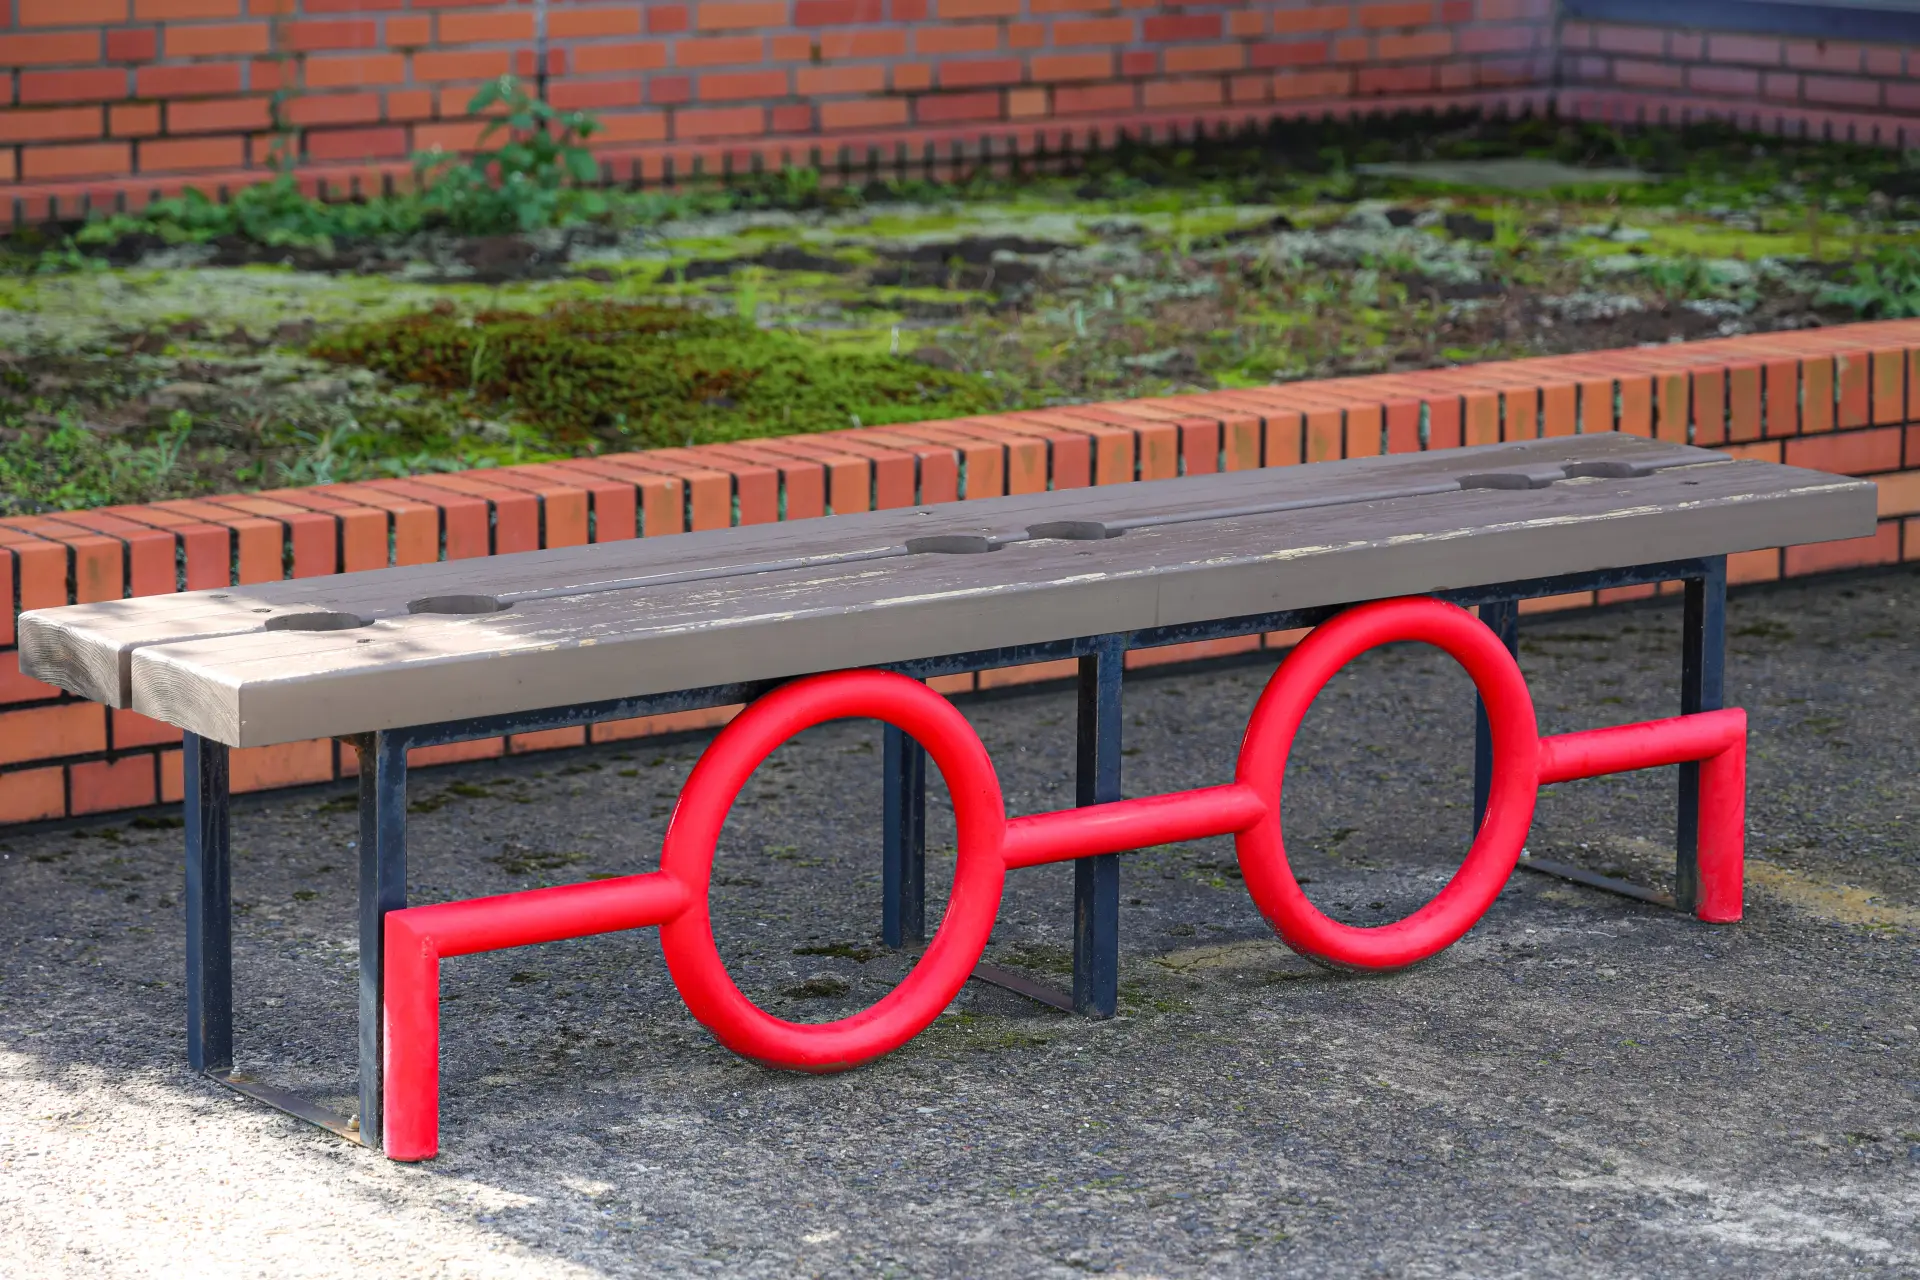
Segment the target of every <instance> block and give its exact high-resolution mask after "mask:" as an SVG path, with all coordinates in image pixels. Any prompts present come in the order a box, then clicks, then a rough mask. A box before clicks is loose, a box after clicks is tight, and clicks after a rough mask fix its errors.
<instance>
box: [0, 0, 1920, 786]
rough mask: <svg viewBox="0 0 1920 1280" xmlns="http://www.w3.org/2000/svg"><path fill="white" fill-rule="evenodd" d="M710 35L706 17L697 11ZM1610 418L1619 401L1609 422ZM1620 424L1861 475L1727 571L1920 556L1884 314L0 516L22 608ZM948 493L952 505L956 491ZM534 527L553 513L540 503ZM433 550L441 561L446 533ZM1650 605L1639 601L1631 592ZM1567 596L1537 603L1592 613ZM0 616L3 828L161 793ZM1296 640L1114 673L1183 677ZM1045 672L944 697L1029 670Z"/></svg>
mask: <svg viewBox="0 0 1920 1280" xmlns="http://www.w3.org/2000/svg"><path fill="white" fill-rule="evenodd" d="M714 20H716V21H718V20H721V19H719V18H716V19H714ZM1616 405H1618V412H1616ZM1615 430H1619V431H1629V432H1633V433H1635V434H1638V435H1646V436H1657V437H1658V438H1661V439H1672V440H1679V441H1691V442H1693V443H1696V444H1702V445H1715V446H1719V447H1722V448H1724V449H1726V450H1727V451H1728V452H1731V453H1737V454H1739V455H1741V456H1747V457H1755V458H1762V459H1765V460H1767V461H1773V462H1786V463H1790V464H1794V465H1800V466H1808V467H1816V468H1820V469H1824V470H1832V471H1838V472H1842V473H1845V474H1849V475H1866V476H1871V477H1872V478H1874V479H1875V481H1876V482H1877V483H1878V484H1879V485H1880V502H1879V511H1880V517H1881V520H1880V526H1879V530H1878V532H1877V533H1876V534H1875V535H1874V536H1872V537H1867V538H1861V539H1857V540H1854V541H1851V542H1842V543H1832V544H1825V545H1821V546H1815V547H1805V548H1796V549H1793V550H1790V551H1785V552H1782V551H1779V550H1772V551H1756V552H1750V553H1746V554H1743V555H1740V556H1736V557H1733V559H1732V561H1731V563H1730V565H1729V573H1730V575H1731V576H1732V578H1733V580H1734V581H1736V582H1763V581H1771V580H1774V579H1777V578H1780V577H1783V576H1790V575H1794V574H1802V573H1819V572H1830V571H1833V570H1838V569H1849V568H1860V567H1864V566H1870V565H1882V564H1890V563H1894V562H1896V561H1900V560H1902V559H1904V560H1907V561H1916V560H1920V321H1886V322H1882V323H1878V324H1861V325H1849V326H1845V327H1840V328H1833V329H1821V330H1811V331H1803V332H1797V333H1786V334H1761V335H1754V336H1751V337H1744V338H1727V339H1720V340H1715V341H1709V342H1697V343H1689V344H1684V345H1680V346H1671V347H1665V348H1660V349H1658V350H1647V349H1635V350H1630V351H1613V352H1594V353H1588V354H1583V355H1571V356H1556V357H1550V358H1546V359H1538V360H1517V361H1509V362H1505V363H1500V364H1487V365H1475V366H1463V367H1460V368H1453V369H1437V370H1428V371H1424V372H1417V373H1400V374H1382V375H1377V376H1372V377H1353V378H1339V379H1333V380H1331V381H1325V382H1315V383H1293V384H1288V385H1284V386H1273V387H1257V388H1249V389H1245V390H1235V391H1219V392H1211V393H1207V394H1200V395H1190V396H1181V397H1175V398H1171V399H1164V400H1142V401H1131V402H1124V403H1116V404H1103V405H1067V406H1060V407H1057V408H1052V409H1042V410H1032V411H1028V412H1020V413H1005V414H993V415H988V416H986V417H980V418H968V419H959V420H954V421H948V422H931V423H915V424H905V425H900V426H892V427H884V428H868V429H860V430H845V431H833V432H825V433H822V434H819V435H813V436H795V437H788V438H784V439H773V440H756V441H745V442H740V443H737V444H730V445H711V446H700V447H695V448H687V449H661V450H655V451H653V452H650V453H634V454H621V455H613V456H604V457H599V458H590V459H578V460H575V461H571V462H561V463H551V464H541V465H531V466H521V467H502V468H492V469H488V470H486V471H481V472H471V473H467V474H463V475H445V476H425V477H417V478H415V479H411V480H381V481H366V482H359V483H353V484H335V485H325V486H321V487H319V488H317V489H305V490H302V489H285V490H276V491H274V492H272V493H265V494H250V495H235V496H229V497H215V498H207V499H200V500H195V501H175V502H164V503H158V504H155V505H152V506H146V507H120V508H114V509H112V510H108V511H84V512H64V513H61V514H58V515H53V516H32V517H17V518H11V519H5V520H0V589H4V590H5V592H6V594H7V595H9V596H15V595H17V598H18V600H19V601H20V605H21V607H23V608H45V607H49V606H53V605H58V604H64V603H71V602H73V601H74V600H75V598H76V596H78V597H79V598H85V599H107V598H113V597H115V596H120V595H148V594H156V593H160V592H165V591H173V590H180V589H183V588H184V589H205V588H210V587H218V586H225V585H233V584H234V583H235V582H236V581H237V582H240V583H245V582H258V581H266V580H270V579H275V578H280V577H283V576H294V577H300V576H305V575H308V574H321V573H335V572H342V571H354V570H359V569H367V568H375V567H379V566H382V565H386V564H389V563H391V564H421V563H427V562H431V561H433V560H435V559H438V558H440V557H441V556H442V555H443V554H444V555H445V556H446V557H447V558H450V559H460V558H464V557H468V556H483V555H489V554H499V553H504V552H509V551H515V550H526V549H531V548H534V547H537V546H543V545H544V546H570V545H579V544H581V543H584V542H586V541H587V540H588V537H589V531H590V530H591V531H592V535H593V536H594V537H595V538H596V539H597V540H600V541H610V540H614V539H619V538H630V537H660V536H663V535H667V534H674V533H680V532H683V531H684V530H685V529H686V528H688V526H689V517H690V523H691V527H692V528H695V529H706V528H719V527H724V526H726V525H728V524H730V523H735V522H738V523H742V524H754V523H764V522H768V521H772V520H776V519H780V518H783V514H784V518H786V519H802V518H813V517H819V516H824V515H826V514H827V513H828V512H829V511H830V510H831V511H834V512H846V511H858V510H867V509H869V508H870V507H875V506H877V507H880V508H891V507H905V506H911V505H913V504H914V503H916V502H953V501H957V500H962V499H972V498H985V497H995V496H999V495H1001V494H1006V493H1032V492H1041V491H1044V490H1046V489H1048V488H1050V487H1051V488H1075V487H1082V486H1086V485H1089V484H1124V483H1127V482H1130V481H1133V480H1136V479H1139V480H1152V479H1161V478H1165V477H1170V476H1175V475H1181V474H1186V475H1197V474H1204V473H1208V472H1212V471H1218V470H1228V471H1237V470H1244V469H1248V468H1253V467H1262V466H1269V467H1271V466H1289V465H1293V464H1295V463H1299V462H1302V461H1315V460H1320V459H1325V458H1339V457H1349V458H1352V457H1364V456H1372V455H1375V454H1378V453H1380V452H1382V451H1383V450H1384V451H1386V452H1391V453H1403V452H1415V451H1420V450H1431V449H1442V448H1451V447H1457V446H1459V445H1461V444H1462V443H1480V442H1492V441H1497V440H1503V439H1504V440H1513V439H1532V438H1536V437H1538V436H1562V435H1572V434H1575V433H1576V432H1596V431H1615ZM963 475H964V478H965V484H964V492H962V486H961V477H962V476H963ZM543 512H544V519H542V518H541V517H542V513H543ZM443 533H444V546H443V542H442V538H443ZM1641 594H1651V593H1650V592H1643V593H1641ZM1616 598H1627V597H1626V596H1623V595H1618V594H1617V593H1616V594H1608V593H1603V598H1599V599H1596V597H1594V596H1592V595H1590V594H1587V595H1577V596H1567V597H1559V598H1556V599H1554V600H1551V601H1538V602H1534V603H1532V604H1530V605H1529V606H1528V611H1529V612H1538V611H1541V610H1543V609H1549V608H1577V607H1584V606H1588V605H1592V604H1594V603H1596V602H1597V603H1607V602H1610V601H1611V600H1613V599H1616ZM15 631H16V628H15V623H14V615H13V613H12V611H11V610H0V824H4V823H8V822H29V821H37V820H41V819H46V818H57V817H62V816H69V815H78V814H82V813H88V812H102V811H106V810H109V809H113V808H119V807H135V806H141V805H146V804H151V803H153V802H154V798H155V796H156V794H157V795H158V797H159V799H160V800H161V801H162V802H167V801H171V800H177V799H178V798H179V794H180V781H179V779H180V755H179V749H178V747H177V745H176V744H177V743H178V741H179V733H178V732H177V731H176V730H173V729H170V728H169V727H167V726H165V725H161V724H158V723H156V722H154V721H152V720H149V719H147V718H146V717H144V716H139V715H135V714H133V713H131V712H125V711H116V712H113V713H111V715H109V714H108V713H107V712H106V711H105V710H104V709H102V708H100V707H97V706H94V705H92V704H90V703H85V702H81V701H77V700H75V699H72V698H69V697H66V696H64V695H62V694H60V693H58V691H56V690H54V689H52V688H50V687H49V686H47V685H44V684H40V683H38V682H36V681H33V680H29V679H26V678H24V677H22V676H21V675H20V674H19V667H18V660H17V654H16V652H15V651H14V649H13V644H14V640H15ZM1297 638H1298V637H1296V636H1273V637H1266V638H1264V639H1261V640H1242V641H1230V642H1222V643H1221V644H1219V645H1215V646H1212V647H1210V648H1208V647H1201V648H1185V649H1182V650H1181V651H1180V652H1178V653H1156V654H1149V655H1142V656H1135V657H1131V658H1129V665H1130V666H1139V665H1147V664H1150V663H1153V662H1160V661H1179V660H1185V659H1191V658H1197V657H1205V656H1210V655H1216V654H1221V653H1226V652H1236V651H1241V650H1244V649H1247V648H1253V647H1257V646H1258V645H1261V644H1265V645H1266V646H1267V647H1284V646H1285V645H1289V644H1292V643H1294V642H1295V640H1297ZM1057 674H1058V672H1057V671H1055V670H1053V669H1051V668H1050V667H1048V666H1047V664H1041V666H1039V667H1034V668H1010V669H1005V670H1000V671H996V672H990V673H981V674H980V675H979V676H978V677H977V678H976V677H975V676H971V675H968V676H960V677H954V678H952V679H950V680H947V681H945V682H943V684H942V686H941V687H942V691H943V692H963V691H966V690H970V689H974V688H984V687H993V686H998V685H1004V684H1011V683H1019V682H1021V681H1031V680H1040V679H1050V678H1053V677H1054V676H1055V675H1057ZM730 714H731V709H726V708H722V709H718V710H715V711H711V712H696V713H688V714H686V715H676V716H659V717H652V718H649V719H644V720H636V721H623V722H621V723H619V724H617V725H604V726H597V727H596V728H595V730H594V731H593V733H592V735H591V739H592V740H593V741H596V742H604V741H616V740H621V739H625V738H632V737H641V736H646V735H648V734H652V733H667V732H676V731H679V730H682V729H690V728H700V727H711V726H713V725H716V724H720V723H723V722H724V721H725V720H726V718H727V717H728V716H729V715H730ZM581 739H582V735H581V734H580V732H579V731H566V732H562V733H555V734H547V735H526V736H523V737H520V738H516V739H515V740H514V741H513V742H512V743H511V744H507V745H506V746H503V744H501V743H500V742H499V741H498V740H495V741H493V742H491V743H479V744H468V745H463V746H459V747H455V748H447V749H435V751H434V752H432V753H423V754H422V755H421V757H420V759H419V760H417V761H416V763H419V764H422V765H425V764H429V763H443V762H446V761H450V760H455V759H474V758H480V757H482V756H486V755H498V754H499V753H500V752H501V751H502V750H503V749H510V750H512V751H515V752H520V751H529V750H540V749H547V748H552V747H559V746H567V745H574V744H577V743H578V742H579V741H581ZM233 767H234V779H235V786H236V787H237V788H240V789H249V790H259V789H266V788H271V787H278V786H297V785H302V784H307V783H313V782H325V781H332V780H336V779H345V778H349V777H351V776H352V775H353V771H354V769H355V763H354V760H353V757H352V753H351V752H348V751H338V750H336V749H335V748H334V745H333V744H332V743H328V742H306V743H291V744H287V745H285V746H279V747H267V748H256V749H252V750H249V751H245V752H238V753H236V754H235V757H234V766H233Z"/></svg>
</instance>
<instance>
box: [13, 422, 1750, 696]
mask: <svg viewBox="0 0 1920 1280" xmlns="http://www.w3.org/2000/svg"><path fill="white" fill-rule="evenodd" d="M1724 460H1725V458H1724V455H1721V454H1715V453H1711V452H1708V451H1706V450H1700V449H1691V448H1687V447H1685V446H1678V445H1670V444H1663V443H1658V442H1654V441H1650V440H1644V439H1640V438H1638V437H1633V436H1623V435H1619V434H1617V433H1607V434H1604V435H1594V436H1576V437H1568V438H1563V439H1556V440H1537V441H1529V442H1524V443H1514V444H1504V445H1486V446H1481V447H1478V448H1473V449H1453V450H1443V451H1440V452H1436V453H1424V454H1404V455H1393V456H1389V457H1384V458H1365V459H1352V460H1348V461H1344V462H1332V463H1319V464H1315V465H1314V466H1312V467H1305V468H1303V467H1285V468H1270V469H1264V470H1257V471H1241V472H1228V473H1222V474H1217V475H1210V476H1203V477H1193V478H1189V479H1185V480H1163V481H1152V482H1147V483H1143V484H1127V485H1108V486H1102V487H1099V488H1090V489H1076V490H1069V491H1064V492H1058V493H1041V494H1027V495H1018V496H1013V497H1005V498H995V499H986V500H982V501H977V502H968V503H958V504H949V505H941V506H936V507H919V508H907V509H900V510H892V511H877V512H865V513H859V514H854V515H847V516H840V517H836V518H834V519H832V520H822V521H803V522H796V523H793V524H778V525H762V526H751V527H745V528H738V529H725V530H712V531H708V532H704V533H696V534H685V535H680V536H676V537H672V538H648V539H638V540H624V541H619V542H612V543H602V544H597V545H593V546H584V547H569V548H558V549H553V550H545V551H534V552H524V553H520V554H518V555H512V556H501V557H489V558H481V559H473V560H464V561H452V562H444V563H437V564H430V565H416V566H408V567H404V568H395V569H382V570H374V571H371V572H367V573H358V574H344V575H339V576H337V577H329V578H324V579H303V580H299V581H292V582H273V583H262V584H257V585H252V586H242V587H233V588H228V589H224V590H221V591H213V592H188V593H183V594H179V595H164V596H146V597H140V598H138V599H132V600H114V601H104V602H100V603H96V604H90V605H78V606H70V607H68V608H64V609H60V610H46V611H33V612H30V613H27V614H25V615H23V616H22V618H21V622H20V647H21V653H22V661H23V664H24V665H25V667H27V668H28V669H31V670H33V671H34V672H36V673H37V675H38V678H40V679H43V680H47V681H49V682H51V683H54V684H57V685H59V686H60V687H62V688H65V689H68V690H70V691H72V692H74V693H77V694H80V695H81V696H83V697H88V698H92V699H95V700H96V701H101V702H105V703H108V704H110V705H113V706H122V707H124V706H130V705H131V703H132V687H131V683H130V682H131V657H132V654H133V652H134V650H135V649H137V648H139V647H141V646H143V645H150V644H156V643H165V642H171V641H178V640H183V639H188V638H193V637H211V636H220V635H235V634H242V633H246V632H251V631H254V630H257V629H259V628H260V627H261V626H263V625H268V626H273V625H279V624H281V623H283V622H285V621H286V620H288V619H291V618H294V617H297V616H299V615H312V614H329V613H332V614H343V615H351V616H352V617H358V618H368V619H384V618H391V617H396V616H404V615H405V614H406V613H407V611H408V606H409V604H410V602H413V601H418V600H422V599H437V600H442V601H444V600H449V599H460V598H465V599H466V600H468V601H469V602H477V601H479V600H481V599H483V598H492V599H495V600H498V601H500V602H502V603H515V602H518V601H522V600H528V599H535V598H547V597H553V596H560V595H572V594H584V593H589V592H596V591H609V590H636V589H647V590H651V589H654V588H656V587H658V586H660V585H664V584H665V583H667V582H670V581H672V580H674V579H676V578H685V577H698V578H716V579H717V578H725V577H732V576H738V575H743V574H752V573H761V572H782V571H788V570H792V569H797V568H805V567H808V563H809V562H810V561H820V562H832V561H859V560H862V559H869V558H884V557H887V556H897V555H903V554H906V552H907V549H908V544H909V542H910V541H914V540H918V539H922V538H928V537H947V538H978V537H987V538H994V539H1001V538H1011V537H1023V536H1026V534H1027V532H1028V530H1029V529H1030V528H1033V527H1034V526H1036V525H1039V526H1047V525H1052V526H1064V525H1069V524H1074V523H1083V524H1087V525H1095V524H1104V525H1106V526H1108V527H1110V528H1113V529H1124V528H1137V527H1141V526H1143V525H1146V524H1152V523H1156V522H1165V521H1173V520H1193V519H1198V518H1205V517H1209V516H1218V515H1219V514H1222V513H1230V512H1236V511H1238V512H1245V511H1249V510H1255V509H1259V508H1262V507H1275V506H1285V505H1288V504H1314V505H1328V506H1331V505H1338V504H1341V503H1346V502H1354V501H1368V500H1376V499H1379V498H1382V497H1385V496H1389V495H1392V494H1403V495H1409V496H1410V495H1413V494H1416V493H1420V492H1432V491H1449V490H1454V489H1458V488H1460V487H1461V486H1462V484H1463V483H1506V482H1514V483H1519V482H1525V483H1546V482H1548V481H1550V480H1552V479H1553V478H1555V477H1558V476H1563V475H1566V474H1567V473H1568V472H1569V471H1570V470H1571V471H1573V472H1576V473H1577V472H1579V471H1581V470H1582V469H1588V470H1601V471H1605V470H1608V469H1619V470H1642V471H1651V470H1657V469H1661V468H1668V467H1674V466H1688V465H1699V464H1703V463H1707V462H1720V461H1724ZM1489 477H1492V478H1494V479H1492V480H1489V479H1488V478H1489Z"/></svg>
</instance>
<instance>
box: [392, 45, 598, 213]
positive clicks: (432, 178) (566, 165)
mask: <svg viewBox="0 0 1920 1280" xmlns="http://www.w3.org/2000/svg"><path fill="white" fill-rule="evenodd" d="M488 112H493V113H494V114H493V116H492V118H490V119H489V120H488V121H487V127H486V128H485V129H484V130H482V131H481V133H480V146H479V148H478V149H477V150H475V151H474V153H473V154H472V155H471V156H468V157H467V158H465V159H460V158H458V157H455V156H450V155H448V154H446V153H445V152H442V151H439V150H434V151H428V152H423V153H421V154H419V155H417V156H415V157H414V171H415V174H416V176H417V177H418V179H419V181H420V185H421V186H422V187H423V188H424V189H425V192H426V194H425V197H424V200H423V203H424V204H425V206H426V208H427V209H428V211H429V212H432V213H435V214H438V215H439V216H441V217H442V218H444V219H446V221H447V223H448V225H449V226H451V227H452V228H453V229H454V230H456V231H462V232H466V233H468V234H470V235H490V234H496V233H499V232H507V231H532V230H534V229H535V228H537V227H546V226H552V225H554V224H555V223H558V222H561V221H564V220H566V219H567V218H569V217H579V216H585V217H590V218H591V217H598V216H601V215H603V214H605V213H606V211H607V208H608V206H607V200H606V197H605V196H603V195H601V194H600V193H599V192H598V191H594V190H590V189H588V188H589V187H590V186H591V184H592V183H594V182H596V181H598V180H599V177H600V169H599V166H598V165H596V164H595V163H594V159H593V153H592V152H591V151H589V150H587V147H586V141H587V139H588V138H590V137H592V136H593V135H594V134H596V133H598V132H599V131H600V122H599V121H598V120H596V119H595V118H594V117H592V116H590V115H588V114H587V113H586V112H584V111H561V110H558V109H557V108H555V107H554V106H552V105H551V104H549V103H546V102H543V101H541V100H540V99H539V98H536V97H534V96H533V95H532V94H530V93H528V92H527V91H526V88H525V87H524V86H522V85H521V83H520V82H519V81H518V80H516V79H515V78H514V77H512V76H501V77H499V78H498V79H495V80H491V81H489V82H488V83H487V84H485V85H483V86H481V88H480V91H479V92H477V93H475V94H474V95H473V97H472V98H471V99H470V100H469V101H468V102H467V114H468V115H469V116H481V115H484V114H486V113H488ZM502 130H505V131H506V134H507V137H506V140H505V141H504V142H501V143H500V144H499V145H497V146H495V147H493V148H491V149H489V148H488V147H487V143H488V141H489V140H490V139H492V138H493V137H494V136H495V135H496V134H498V133H500V132H501V131H502Z"/></svg>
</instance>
